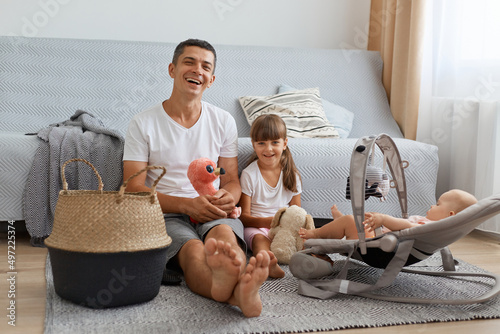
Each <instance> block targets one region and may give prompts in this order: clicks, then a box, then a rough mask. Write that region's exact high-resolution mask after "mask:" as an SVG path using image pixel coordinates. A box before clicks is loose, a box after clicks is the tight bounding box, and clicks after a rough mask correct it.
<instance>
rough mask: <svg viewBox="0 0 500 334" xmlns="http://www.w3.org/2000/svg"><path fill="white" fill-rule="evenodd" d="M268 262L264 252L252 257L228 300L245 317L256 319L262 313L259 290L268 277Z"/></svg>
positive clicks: (267, 256) (267, 255) (268, 259)
mask: <svg viewBox="0 0 500 334" xmlns="http://www.w3.org/2000/svg"><path fill="white" fill-rule="evenodd" d="M269 262H270V258H269V254H268V253H267V252H266V251H264V250H262V251H260V252H259V253H258V254H257V255H256V256H252V257H251V258H250V260H249V261H248V264H247V266H246V268H245V273H244V274H243V275H241V277H240V279H239V281H238V284H237V285H236V287H235V288H234V294H233V295H232V296H231V298H230V299H229V300H228V303H230V304H231V305H235V306H238V307H239V308H240V309H241V311H242V312H243V314H244V315H245V316H246V317H257V316H259V315H260V313H261V312H262V301H261V299H260V294H259V289H260V287H261V286H262V283H264V281H265V280H266V279H267V277H268V276H269Z"/></svg>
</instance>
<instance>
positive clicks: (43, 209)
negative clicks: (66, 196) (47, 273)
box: [24, 110, 124, 246]
mask: <svg viewBox="0 0 500 334" xmlns="http://www.w3.org/2000/svg"><path fill="white" fill-rule="evenodd" d="M38 138H39V139H40V144H39V147H38V149H37V151H36V153H35V159H34V161H33V165H32V167H31V170H30V172H29V175H28V180H27V182H26V189H25V194H24V216H25V221H26V228H27V230H28V232H29V233H30V236H31V244H32V245H33V246H43V241H44V240H45V238H47V237H48V236H49V235H50V233H51V232H52V224H53V219H54V212H55V207H56V203H57V199H58V196H59V191H60V190H61V189H62V182H61V166H62V164H64V162H66V161H68V160H70V159H73V158H82V159H85V160H87V161H89V162H90V163H92V164H93V165H94V167H95V168H96V169H97V171H98V172H99V174H100V176H101V178H102V181H103V183H104V190H108V191H111V190H117V189H118V188H119V187H120V185H121V182H122V174H123V173H122V172H123V171H122V157H123V143H124V139H123V137H122V136H121V135H120V134H119V133H118V132H117V131H114V130H111V129H109V128H107V127H105V126H104V124H103V123H102V121H101V120H100V119H98V118H96V117H95V116H94V115H92V114H91V113H88V112H85V111H82V110H78V111H77V112H76V113H75V114H74V115H73V116H71V118H70V119H69V120H67V121H64V122H61V123H57V124H52V125H50V126H48V127H46V128H44V129H42V130H41V131H39V132H38ZM65 175H66V179H67V182H68V187H69V189H97V187H98V181H97V178H96V176H95V174H94V172H93V171H92V169H91V168H89V167H88V166H87V165H85V164H82V163H80V162H74V163H71V164H68V165H67V166H66V168H65Z"/></svg>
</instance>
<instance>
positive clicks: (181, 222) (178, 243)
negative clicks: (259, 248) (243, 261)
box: [163, 213, 247, 272]
mask: <svg viewBox="0 0 500 334" xmlns="http://www.w3.org/2000/svg"><path fill="white" fill-rule="evenodd" d="M163 217H164V219H165V226H166V228H167V234H168V235H169V236H170V237H171V238H172V243H171V244H170V246H168V249H167V267H168V268H169V269H172V270H176V271H179V272H181V270H180V267H179V266H178V264H177V263H173V262H176V261H170V260H172V258H173V257H175V256H176V255H177V253H178V252H179V250H180V249H181V248H182V246H184V244H185V243H186V242H188V241H189V240H191V239H198V240H201V241H204V240H205V236H206V235H207V233H208V232H209V231H210V230H211V229H212V228H213V227H215V226H217V225H221V224H226V225H228V226H230V227H231V229H232V230H233V232H234V234H235V235H236V239H237V240H238V242H239V243H240V246H241V248H242V249H243V251H245V253H246V251H247V247H246V243H245V241H244V236H243V224H242V222H241V221H240V220H239V219H232V218H225V219H216V220H213V221H211V222H208V223H202V224H194V223H192V222H191V220H190V219H189V216H188V215H184V214H179V213H166V214H164V215H163ZM169 262H171V263H169Z"/></svg>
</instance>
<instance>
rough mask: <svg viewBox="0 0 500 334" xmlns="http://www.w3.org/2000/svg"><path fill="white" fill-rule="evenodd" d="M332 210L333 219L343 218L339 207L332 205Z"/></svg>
mask: <svg viewBox="0 0 500 334" xmlns="http://www.w3.org/2000/svg"><path fill="white" fill-rule="evenodd" d="M330 210H331V211H332V217H333V219H338V218H340V217H342V216H343V215H344V214H343V213H342V212H340V210H339V209H338V208H337V206H336V205H335V204H334V205H332V207H331V208H330Z"/></svg>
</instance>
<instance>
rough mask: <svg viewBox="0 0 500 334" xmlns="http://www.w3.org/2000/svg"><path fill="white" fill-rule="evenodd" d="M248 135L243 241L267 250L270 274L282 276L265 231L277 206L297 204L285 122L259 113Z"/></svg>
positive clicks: (243, 182)
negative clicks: (250, 150) (249, 149)
mask: <svg viewBox="0 0 500 334" xmlns="http://www.w3.org/2000/svg"><path fill="white" fill-rule="evenodd" d="M250 137H251V138H252V145H253V148H254V151H255V152H254V154H253V156H252V158H251V159H250V164H249V165H248V166H247V167H246V168H245V169H244V170H243V172H242V173H241V177H240V182H241V190H242V194H241V199H240V206H241V210H242V211H241V216H240V219H241V221H242V222H243V225H244V226H245V241H246V243H247V245H248V247H250V249H251V250H252V251H253V254H258V253H259V251H261V250H266V251H267V252H268V253H269V256H270V257H271V263H270V265H269V276H270V277H273V278H278V277H284V276H285V272H284V271H283V269H281V268H280V266H279V265H278V260H277V259H276V257H275V256H274V254H273V253H272V252H271V250H270V246H271V240H270V239H269V237H268V232H269V229H270V227H271V221H272V219H273V217H274V215H275V213H276V212H277V211H278V210H279V209H280V208H283V207H286V206H289V205H294V204H295V205H297V206H300V193H301V192H302V185H301V179H300V174H299V172H298V170H297V168H296V167H295V163H294V162H293V158H292V154H291V153H290V149H289V148H288V147H287V143H288V138H287V136H286V125H285V122H283V120H282V119H281V117H279V116H278V115H273V114H268V115H262V116H259V117H258V118H257V119H255V121H254V122H253V124H252V128H251V129H250Z"/></svg>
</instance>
